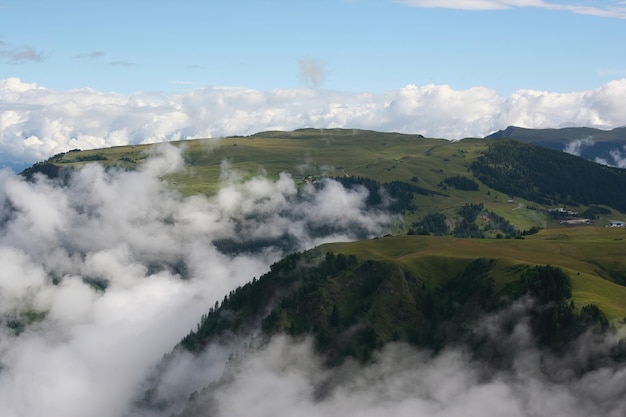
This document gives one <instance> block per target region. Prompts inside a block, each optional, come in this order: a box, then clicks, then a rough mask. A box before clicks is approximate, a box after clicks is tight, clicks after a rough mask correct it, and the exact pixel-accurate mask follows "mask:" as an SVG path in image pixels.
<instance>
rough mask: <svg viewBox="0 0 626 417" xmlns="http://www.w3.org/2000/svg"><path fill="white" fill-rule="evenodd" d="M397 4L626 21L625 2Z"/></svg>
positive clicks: (406, 0) (446, 0) (405, 0)
mask: <svg viewBox="0 0 626 417" xmlns="http://www.w3.org/2000/svg"><path fill="white" fill-rule="evenodd" d="M395 2H396V3H402V4H406V5H408V6H415V7H428V8H435V7H436V8H445V9H461V10H503V9H512V8H517V7H534V8H539V9H547V10H560V11H567V12H571V13H576V14H585V15H592V16H598V17H608V18H617V19H626V7H624V3H623V2H604V3H605V4H604V5H598V2H588V3H589V5H586V4H561V3H554V2H545V1H543V0H395Z"/></svg>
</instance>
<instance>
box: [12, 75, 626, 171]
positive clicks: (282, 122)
mask: <svg viewBox="0 0 626 417" xmlns="http://www.w3.org/2000/svg"><path fill="white" fill-rule="evenodd" d="M624 102H626V79H622V80H616V81H611V82H609V83H607V84H605V85H602V86H600V87H598V88H596V89H593V90H589V91H582V92H573V93H552V92H547V91H536V90H519V91H517V92H515V93H513V94H512V95H510V96H508V97H503V96H500V95H498V93H497V92H496V91H495V90H492V89H489V88H485V87H475V88H470V89H467V90H454V89H453V88H451V87H449V86H447V85H432V84H429V85H424V86H417V85H407V86H405V87H402V88H400V89H399V90H396V91H389V92H385V93H380V94H371V93H348V92H338V91H327V90H323V89H311V88H301V89H276V90H271V91H259V90H253V89H244V88H227V87H206V88H198V89H193V90H190V91H188V92H184V93H178V94H170V95H166V94H149V93H135V94H128V95H127V94H115V93H104V92H98V91H94V90H90V89H80V90H70V91H58V90H50V89H47V88H45V87H42V86H38V85H36V84H33V83H25V82H23V81H21V80H20V79H17V78H9V79H4V80H0V163H2V164H5V165H6V164H9V163H11V162H23V163H33V162H36V161H39V160H43V159H46V158H47V157H49V156H51V155H54V154H56V153H59V152H66V151H68V150H70V149H74V148H79V149H92V148H99V147H108V146H117V145H127V144H138V143H152V142H163V141H174V140H183V139H186V138H201V137H223V136H228V135H248V134H253V133H257V132H259V131H263V130H293V129H297V128H303V127H316V128H361V129H373V130H384V131H397V132H402V133H419V134H423V135H425V136H429V137H440V138H446V139H460V138H463V137H470V136H473V137H483V136H485V135H488V134H490V133H492V132H494V131H496V130H500V129H504V128H506V127H507V126H509V125H515V126H520V127H526V128H558V127H565V126H589V127H597V128H614V127H618V126H623V125H625V124H626V116H625V115H624V112H623V106H622V103H624Z"/></svg>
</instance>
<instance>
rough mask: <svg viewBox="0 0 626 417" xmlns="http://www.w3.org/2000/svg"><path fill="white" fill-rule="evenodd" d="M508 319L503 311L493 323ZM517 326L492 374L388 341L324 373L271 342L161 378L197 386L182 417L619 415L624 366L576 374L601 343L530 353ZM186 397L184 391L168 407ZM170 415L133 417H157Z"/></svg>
mask: <svg viewBox="0 0 626 417" xmlns="http://www.w3.org/2000/svg"><path fill="white" fill-rule="evenodd" d="M514 309H517V310H523V309H524V308H523V307H520V306H515V307H514ZM518 312H519V311H518ZM513 313H514V314H513V315H515V316H517V314H515V312H513ZM509 314H511V312H510V311H505V312H504V314H503V315H505V316H506V315H509ZM518 318H521V317H518ZM499 320H501V318H498V317H491V318H487V319H486V321H487V323H485V324H486V325H489V326H493V325H494V321H495V322H497V321H499ZM510 324H511V322H508V325H510ZM497 325H498V326H504V325H505V324H504V323H497ZM527 326H528V323H527V322H524V321H523V320H522V321H521V322H515V328H513V329H512V332H510V333H507V332H503V333H499V332H496V333H494V334H493V335H492V337H495V336H498V337H499V338H500V339H499V340H494V342H496V343H500V344H501V345H502V347H504V346H505V345H506V346H507V347H509V348H510V350H509V351H506V354H508V355H510V356H511V357H512V363H511V366H509V367H506V368H497V367H492V366H491V365H490V364H488V363H485V362H481V361H480V360H476V359H475V358H472V357H471V356H470V354H469V353H468V352H467V351H463V350H461V349H455V348H449V349H446V350H444V351H442V352H440V353H438V354H435V355H434V354H433V353H432V352H428V351H422V350H419V349H416V348H413V347H410V346H408V345H406V344H393V343H392V344H389V345H387V346H386V347H385V348H384V349H383V350H382V351H381V352H379V354H377V355H376V356H375V358H374V361H373V362H372V363H371V364H368V365H367V366H361V365H359V364H356V363H354V362H352V361H347V362H346V363H344V364H343V365H341V366H340V367H338V368H334V369H329V368H328V367H326V366H324V361H323V358H320V357H319V356H318V355H317V354H316V353H315V352H314V349H313V342H312V341H311V340H304V341H294V340H292V339H289V338H288V337H285V336H277V337H274V338H273V339H272V340H271V341H270V342H269V343H268V344H266V345H262V346H260V347H256V348H255V347H253V348H252V349H248V350H245V349H243V350H241V349H240V350H239V353H238V354H236V355H235V357H234V359H232V356H231V359H230V360H228V361H225V360H224V355H223V354H221V355H218V353H219V352H220V350H219V349H220V347H219V346H218V345H212V346H211V347H210V348H209V349H208V350H207V351H206V353H204V354H201V355H199V357H198V358H197V359H195V362H196V364H197V366H195V367H194V366H191V365H190V364H189V362H188V361H189V360H190V358H189V356H185V357H184V359H183V360H181V361H180V362H183V363H182V364H181V363H180V362H178V363H176V364H175V365H173V368H172V370H171V371H170V372H169V373H168V374H167V376H168V386H170V387H172V388H173V391H175V390H176V387H178V386H179V385H178V384H176V383H175V382H174V381H175V380H176V376H175V372H174V369H176V368H178V370H179V371H180V370H183V369H184V370H185V372H181V373H180V374H179V377H180V383H182V384H186V383H187V382H188V381H189V378H192V379H193V378H195V375H199V374H200V373H202V374H203V376H204V378H205V379H204V380H203V382H204V386H205V388H204V389H202V390H200V389H198V388H197V387H196V389H197V391H196V394H195V395H194V396H193V397H192V399H191V400H190V401H189V402H188V404H187V406H186V407H185V408H184V409H183V411H182V413H181V414H179V415H181V416H184V417H195V416H200V415H215V416H231V417H237V416H246V415H249V414H250V410H252V409H253V410H254V414H255V415H267V416H270V415H271V416H291V415H293V414H294V412H297V414H298V415H303V416H328V415H333V416H334V415H347V416H372V417H376V416H407V415H411V416H417V417H420V416H424V417H425V416H429V417H430V416H436V417H447V416H459V415H464V416H494V417H495V416H519V417H524V416H528V417H530V416H537V415H551V416H563V417H565V416H568V417H583V416H590V415H611V416H618V415H623V413H624V412H625V411H626V402H624V399H623V396H624V394H625V393H626V389H625V388H624V382H626V371H625V369H624V367H623V366H619V365H615V364H607V365H605V366H597V367H595V368H593V367H591V369H589V368H587V370H585V367H588V366H589V364H590V362H589V361H590V360H591V358H593V357H594V354H598V355H605V354H606V353H607V346H608V344H605V343H604V341H602V340H595V341H594V340H592V339H593V338H592V337H590V335H588V334H587V335H585V336H583V338H582V339H581V340H579V342H578V344H577V345H576V346H573V347H571V349H572V351H570V352H565V353H563V354H562V356H561V355H554V354H551V353H549V352H546V351H541V350H540V349H538V348H537V347H536V346H535V345H534V342H533V341H532V339H531V338H529V329H528V328H527ZM478 330H479V331H480V329H478ZM483 330H484V331H487V332H489V331H493V329H490V330H486V329H483ZM192 360H193V359H192ZM201 364H204V365H201ZM218 364H219V365H218ZM218 366H219V372H216V371H217V369H216V368H217V367H218ZM189 388H190V387H188V389H189ZM192 389H193V388H192ZM164 391H165V390H164ZM173 391H171V392H173ZM163 394H165V392H163ZM179 394H183V393H179ZM188 395H189V393H188V392H186V393H185V394H183V395H181V396H180V397H179V398H178V399H179V400H180V399H181V397H185V398H188ZM169 399H170V400H174V398H173V397H169ZM174 401H175V400H174ZM170 404H171V403H170ZM178 406H179V407H182V404H180V403H178ZM179 410H180V408H178V409H176V408H174V409H167V410H163V411H162V412H159V411H156V410H153V412H152V413H151V412H146V414H141V412H137V413H138V415H146V416H148V415H149V416H167V415H170V414H169V413H171V412H176V411H179ZM296 410H297V411H296ZM131 414H132V413H131Z"/></svg>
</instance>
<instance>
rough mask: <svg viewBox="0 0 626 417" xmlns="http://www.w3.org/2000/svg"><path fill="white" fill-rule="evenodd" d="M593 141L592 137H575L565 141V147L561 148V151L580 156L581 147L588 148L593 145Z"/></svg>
mask: <svg viewBox="0 0 626 417" xmlns="http://www.w3.org/2000/svg"><path fill="white" fill-rule="evenodd" d="M595 143H596V142H595V141H594V140H593V137H591V136H588V137H586V138H583V139H576V140H573V141H571V142H569V143H567V144H566V145H565V149H563V152H567V153H569V154H572V155H576V156H580V154H581V153H582V151H583V149H585V148H588V147H590V146H593V145H595Z"/></svg>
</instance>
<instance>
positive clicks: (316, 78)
mask: <svg viewBox="0 0 626 417" xmlns="http://www.w3.org/2000/svg"><path fill="white" fill-rule="evenodd" d="M298 66H299V68H300V79H301V80H302V81H303V82H304V83H305V84H306V85H308V86H309V87H313V88H318V87H320V86H321V84H322V83H323V82H324V79H325V78H326V69H325V68H324V65H322V64H321V63H320V62H319V61H317V60H314V59H311V58H302V59H300V60H299V61H298Z"/></svg>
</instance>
